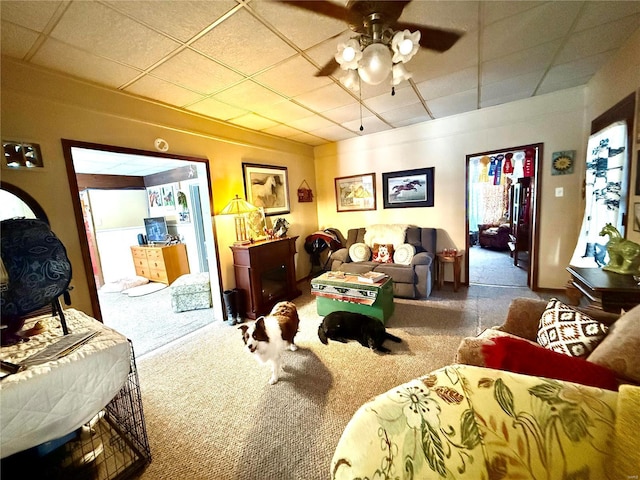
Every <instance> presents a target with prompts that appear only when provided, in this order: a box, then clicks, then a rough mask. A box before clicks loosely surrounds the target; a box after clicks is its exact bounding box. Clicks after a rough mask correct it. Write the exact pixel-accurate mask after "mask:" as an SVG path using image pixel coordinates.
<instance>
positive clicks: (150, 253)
mask: <svg viewBox="0 0 640 480" xmlns="http://www.w3.org/2000/svg"><path fill="white" fill-rule="evenodd" d="M147 258H148V259H149V262H151V261H152V260H156V261H158V260H160V261H161V260H162V258H163V255H162V249H160V248H150V249H148V250H147Z"/></svg>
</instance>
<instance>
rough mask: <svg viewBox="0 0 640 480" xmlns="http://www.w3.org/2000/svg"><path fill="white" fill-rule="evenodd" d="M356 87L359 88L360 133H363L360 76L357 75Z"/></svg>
mask: <svg viewBox="0 0 640 480" xmlns="http://www.w3.org/2000/svg"><path fill="white" fill-rule="evenodd" d="M358 85H359V87H360V90H359V93H360V131H361V132H363V131H364V127H363V126H362V81H361V79H360V75H358Z"/></svg>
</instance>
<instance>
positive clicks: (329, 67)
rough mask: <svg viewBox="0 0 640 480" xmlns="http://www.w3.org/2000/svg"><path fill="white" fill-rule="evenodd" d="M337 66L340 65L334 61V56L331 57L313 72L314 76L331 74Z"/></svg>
mask: <svg viewBox="0 0 640 480" xmlns="http://www.w3.org/2000/svg"><path fill="white" fill-rule="evenodd" d="M338 67H340V65H339V64H338V62H336V59H335V58H332V59H331V60H329V61H328V62H327V63H326V64H324V66H323V67H322V68H321V69H320V70H318V72H317V73H316V74H315V76H316V77H327V76H329V75H331V74H332V73H333V72H335V71H336V70H337V69H338Z"/></svg>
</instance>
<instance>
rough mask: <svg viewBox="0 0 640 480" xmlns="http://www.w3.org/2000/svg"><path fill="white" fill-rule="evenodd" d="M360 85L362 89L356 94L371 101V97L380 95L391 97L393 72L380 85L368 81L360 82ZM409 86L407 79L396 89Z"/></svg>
mask: <svg viewBox="0 0 640 480" xmlns="http://www.w3.org/2000/svg"><path fill="white" fill-rule="evenodd" d="M360 85H361V89H360V90H361V91H360V93H356V95H357V96H361V97H362V99H363V100H367V101H369V99H371V98H375V97H380V96H387V97H389V98H391V92H392V85H391V73H389V76H388V77H387V79H386V80H385V81H384V82H382V83H380V84H378V85H369V84H368V83H365V82H360ZM407 86H409V83H407V82H406V81H404V82H401V83H400V85H397V86H396V90H398V89H401V88H406V87H407Z"/></svg>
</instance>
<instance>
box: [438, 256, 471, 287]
mask: <svg viewBox="0 0 640 480" xmlns="http://www.w3.org/2000/svg"><path fill="white" fill-rule="evenodd" d="M463 256H464V253H463V252H457V253H456V254H455V255H452V254H447V255H445V254H444V253H442V252H440V253H436V260H437V266H436V277H437V279H438V289H441V288H442V285H443V284H444V268H445V265H447V264H451V265H453V291H454V292H457V291H458V287H459V286H460V271H461V270H462V268H461V267H462V257H463Z"/></svg>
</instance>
